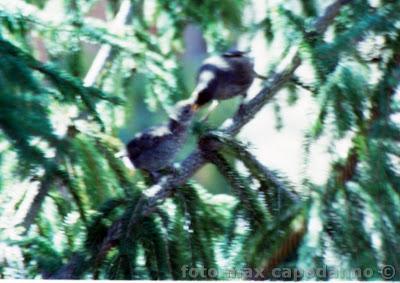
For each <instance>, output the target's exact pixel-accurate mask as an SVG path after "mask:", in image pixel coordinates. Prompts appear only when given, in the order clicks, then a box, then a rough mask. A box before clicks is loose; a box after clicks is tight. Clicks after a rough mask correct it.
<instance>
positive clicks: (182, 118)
mask: <svg viewBox="0 0 400 283" xmlns="http://www.w3.org/2000/svg"><path fill="white" fill-rule="evenodd" d="M197 108H198V105H197V104H195V103H193V101H192V100H190V101H189V100H184V101H181V102H178V103H177V105H176V107H175V110H174V112H173V114H172V115H171V118H172V119H173V120H175V121H177V122H179V123H180V124H183V125H188V124H189V123H190V122H191V121H192V118H193V116H194V113H195V112H196V111H197Z"/></svg>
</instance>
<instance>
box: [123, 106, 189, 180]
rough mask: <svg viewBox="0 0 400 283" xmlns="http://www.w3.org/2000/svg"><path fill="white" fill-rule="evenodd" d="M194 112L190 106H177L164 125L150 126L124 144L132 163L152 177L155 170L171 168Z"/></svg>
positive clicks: (154, 174)
mask: <svg viewBox="0 0 400 283" xmlns="http://www.w3.org/2000/svg"><path fill="white" fill-rule="evenodd" d="M195 110H196V107H195V106H194V104H193V103H188V102H183V103H180V104H178V105H177V109H176V112H175V113H174V114H173V115H172V116H171V117H170V119H169V121H168V123H167V124H166V125H161V126H156V127H152V128H149V129H147V130H145V131H143V132H141V133H139V134H137V135H136V136H135V137H134V138H133V139H132V140H131V141H130V142H129V143H128V145H127V152H128V157H129V159H130V161H131V162H132V164H133V165H134V166H135V167H136V168H139V169H143V170H145V171H147V172H148V173H150V175H152V176H153V177H155V176H156V174H157V171H160V170H161V169H164V168H167V167H168V166H169V165H171V163H172V162H173V160H174V158H175V156H176V154H177V153H178V151H179V150H180V148H181V147H182V145H183V143H184V142H185V140H186V136H187V131H188V128H189V125H190V122H191V120H192V118H193V116H194V113H195Z"/></svg>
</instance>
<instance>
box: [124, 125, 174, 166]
mask: <svg viewBox="0 0 400 283" xmlns="http://www.w3.org/2000/svg"><path fill="white" fill-rule="evenodd" d="M169 133H170V131H169V129H168V127H166V126H161V127H155V128H150V129H148V130H147V131H145V132H142V133H139V134H137V135H136V136H135V137H134V138H133V139H132V140H131V141H130V142H129V143H128V145H127V150H128V154H129V158H131V159H135V158H136V157H138V156H139V155H140V154H141V153H142V152H143V151H145V150H150V149H152V148H155V147H156V146H157V145H158V144H159V143H160V142H161V141H162V140H163V139H162V137H165V135H167V134H169Z"/></svg>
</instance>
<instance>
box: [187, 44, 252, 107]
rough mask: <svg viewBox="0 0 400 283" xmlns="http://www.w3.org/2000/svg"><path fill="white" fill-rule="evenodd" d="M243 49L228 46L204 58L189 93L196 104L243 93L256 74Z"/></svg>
mask: <svg viewBox="0 0 400 283" xmlns="http://www.w3.org/2000/svg"><path fill="white" fill-rule="evenodd" d="M246 53H247V52H243V51H238V50H231V51H227V52H225V53H223V54H222V55H218V56H211V57H209V58H207V59H206V60H205V61H204V62H203V64H202V65H201V67H200V69H199V71H198V75H197V84H196V87H195V89H194V91H193V94H192V96H193V97H195V107H196V108H200V107H202V106H204V105H205V104H207V103H209V102H211V101H217V102H218V101H220V100H225V99H230V98H232V97H235V96H239V95H241V96H243V97H246V94H247V90H248V89H249V88H250V86H251V84H252V83H253V80H254V78H255V77H256V73H255V71H254V63H253V60H252V59H251V58H250V57H249V56H247V55H246ZM215 106H216V105H215Z"/></svg>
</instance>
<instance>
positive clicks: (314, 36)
mask: <svg viewBox="0 0 400 283" xmlns="http://www.w3.org/2000/svg"><path fill="white" fill-rule="evenodd" d="M328 2H329V3H328ZM258 4H259V2H257V1H250V0H247V1H246V0H226V1H196V0H181V1H178V0H172V1H161V0H154V1H143V0H138V1H134V0H116V1H105V0H104V1H100V0H25V1H24V0H13V1H6V0H0V168H1V174H0V192H1V194H0V223H1V224H0V278H46V279H47V278H52V279H126V280H130V279H153V280H156V279H158V280H162V279H174V280H179V279H180V280H182V279H187V280H199V279H239V278H240V279H258V280H259V279H263V280H264V279H272V280H277V279H281V280H282V279H283V280H300V279H304V280H305V279H314V280H329V279H354V278H356V279H359V280H367V279H368V280H381V279H385V280H393V279H397V280H399V279H400V256H399V254H400V236H399V235H400V220H399V219H400V217H399V216H400V171H399V168H400V166H399V165H400V159H399V158H400V147H399V142H400V127H399V124H398V116H397V117H396V115H399V111H400V107H399V105H400V104H399V95H398V85H399V81H400V21H399V19H400V2H399V1H396V0H394V1H390V0H381V1H365V0H335V1H334V0H332V1H322V0H312V1H307V0H297V1H275V2H273V3H270V4H269V5H267V6H268V7H267V9H266V11H265V14H264V18H263V19H262V20H261V21H259V20H256V19H255V18H253V17H251V16H248V14H251V11H254V9H257V5H258ZM99 7H102V9H103V10H104V14H105V15H104V17H103V18H104V19H100V18H95V17H93V13H94V12H93V11H94V10H96V9H98V8H99ZM53 12H54V13H53ZM192 26H195V27H196V28H197V29H198V30H199V31H200V34H201V35H202V37H203V38H204V42H205V44H206V45H207V49H208V51H210V52H211V53H218V52H223V51H225V50H227V49H228V48H229V47H232V46H235V45H236V44H237V43H238V42H240V41H246V40H249V41H251V40H253V39H254V38H255V37H256V36H258V35H259V34H260V33H261V34H262V37H263V40H264V41H265V42H266V43H267V44H266V46H267V47H266V48H270V49H268V50H267V51H271V53H272V49H273V48H274V46H276V42H279V44H280V46H281V47H282V48H281V50H280V51H281V53H280V55H279V57H278V58H273V60H275V61H274V62H272V61H273V60H272V61H271V63H270V64H269V66H268V68H267V70H265V73H266V77H267V79H265V80H264V81H263V83H262V87H261V89H260V91H259V92H258V93H257V94H256V95H254V96H252V97H249V98H248V99H247V100H246V101H245V102H243V104H242V105H241V106H240V107H238V108H237V110H235V111H236V112H234V113H233V114H232V116H231V117H229V118H228V119H226V121H225V122H224V123H222V124H221V125H218V126H215V127H214V126H212V125H210V124H208V123H206V122H204V121H203V122H195V123H194V125H193V127H192V132H193V134H192V136H193V139H194V140H195V141H196V142H195V146H194V149H193V150H192V151H189V150H188V149H187V150H186V151H185V153H187V154H186V155H185V157H184V158H183V160H182V161H180V162H179V164H178V166H177V170H174V171H173V172H170V171H168V172H165V173H163V174H164V175H163V177H162V178H160V179H159V181H156V183H152V182H151V181H150V180H148V178H146V176H145V174H142V173H141V172H139V171H138V170H135V171H134V170H132V169H131V168H129V167H127V166H126V164H125V163H124V162H123V161H122V159H121V158H120V157H119V156H118V153H119V152H120V150H121V149H123V148H124V143H123V142H122V140H124V139H125V140H127V139H128V138H129V137H131V136H133V134H134V133H135V132H136V131H139V130H140V129H141V128H143V127H144V126H148V125H152V124H156V123H159V122H162V121H163V120H165V119H166V113H169V112H170V111H171V108H172V107H173V106H174V104H175V103H176V102H178V101H180V100H182V99H186V98H188V97H189V96H190V93H191V91H192V90H193V86H194V85H193V84H194V81H195V79H194V76H193V78H189V79H188V76H189V75H190V74H192V73H193V72H191V71H190V70H188V68H187V66H185V65H184V64H183V55H182V54H184V51H185V49H186V48H187V46H186V45H185V44H186V43H185V36H187V30H188V27H192ZM93 50H94V51H95V52H93ZM255 60H262V58H255ZM193 64H194V65H195V63H193ZM304 66H307V67H308V68H309V69H310V71H309V72H310V76H309V77H308V78H306V77H304V72H299V69H300V68H301V67H304ZM190 67H191V68H194V69H195V67H196V66H190ZM310 77H311V78H312V79H310ZM187 80H189V81H191V82H192V84H190V83H187ZM301 95H309V96H310V98H311V99H312V101H313V102H314V103H315V104H316V105H317V108H318V111H317V112H318V113H317V115H315V117H314V122H313V123H312V124H311V125H310V126H309V129H308V130H307V131H306V132H305V133H304V137H303V140H300V141H298V142H299V143H302V144H303V147H304V164H299V165H298V166H307V165H308V164H309V160H310V154H311V151H312V147H313V145H315V144H316V143H318V142H319V141H320V140H321V139H327V140H329V144H330V154H331V156H332V157H333V159H334V162H332V164H330V171H329V176H328V178H327V180H326V182H325V184H323V185H321V184H316V183H315V182H313V180H311V178H309V177H308V176H305V177H304V178H303V181H302V183H301V184H299V185H295V184H294V182H292V181H291V180H289V178H288V177H286V176H285V175H286V174H285V172H279V171H277V170H274V169H271V168H269V167H267V166H265V165H264V164H263V163H262V162H261V161H260V160H258V158H257V156H255V155H254V154H253V153H252V151H251V146H249V145H247V144H245V143H243V142H242V141H241V140H240V139H239V138H238V137H237V135H238V134H239V132H240V130H241V129H242V128H243V127H244V126H245V125H246V124H248V123H249V122H250V121H252V120H253V119H257V114H258V112H259V111H260V110H261V109H263V108H264V106H266V105H267V104H275V105H276V107H275V111H276V117H277V121H276V123H277V124H278V125H279V127H281V128H284V127H285V125H284V124H282V123H281V122H280V118H279V117H280V115H281V112H282V107H292V106H293V105H296V103H297V101H298V100H299V99H300V98H299V96H301ZM282 96H286V97H285V99H286V100H287V101H288V103H286V104H283V105H279V104H278V103H277V102H276V98H278V97H282ZM216 111H218V110H216ZM124 115H125V116H124ZM145 115H149V117H151V118H150V119H148V121H144V119H143V117H144V116H145ZM121 117H123V118H124V119H125V120H126V121H130V122H132V123H133V125H130V126H129V127H128V130H124V131H121V127H122V124H123V122H121V121H122V120H124V119H123V118H121ZM396 119H397V120H396ZM396 121H397V123H396ZM344 140H347V141H348V142H349V143H350V146H349V149H348V151H347V154H346V156H344V157H343V156H340V155H339V154H337V152H336V150H335V147H336V146H337V145H338V144H339V143H340V142H343V141H344ZM207 164H210V165H211V166H214V169H215V171H218V174H219V175H220V176H221V177H222V178H223V179H224V181H225V184H226V186H229V188H227V189H226V190H225V191H229V193H226V194H224V195H215V194H213V193H211V191H210V190H209V188H207V186H205V185H202V184H201V182H199V181H197V180H196V179H195V178H194V174H195V173H196V172H197V171H198V170H199V169H200V168H202V167H204V166H205V165H207ZM339 271H340V272H339Z"/></svg>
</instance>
